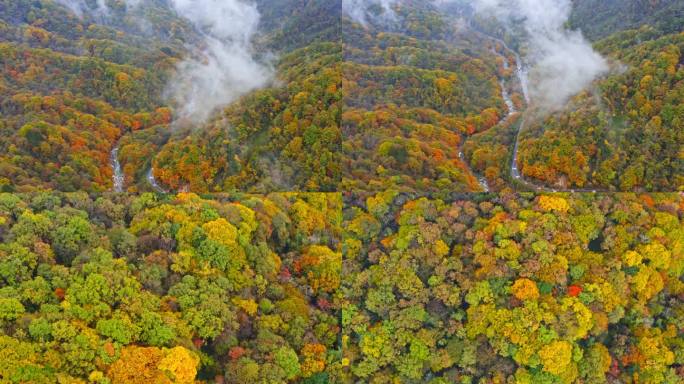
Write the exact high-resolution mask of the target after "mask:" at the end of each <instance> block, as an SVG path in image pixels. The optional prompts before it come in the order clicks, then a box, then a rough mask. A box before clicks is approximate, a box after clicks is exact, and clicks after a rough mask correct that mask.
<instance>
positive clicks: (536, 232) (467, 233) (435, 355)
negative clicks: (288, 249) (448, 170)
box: [342, 191, 684, 384]
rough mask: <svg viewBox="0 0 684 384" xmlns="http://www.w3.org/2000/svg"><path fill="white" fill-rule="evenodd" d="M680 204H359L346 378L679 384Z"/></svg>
mask: <svg viewBox="0 0 684 384" xmlns="http://www.w3.org/2000/svg"><path fill="white" fill-rule="evenodd" d="M683 220H684V200H682V197H681V196H680V195H677V194H670V195H667V194H663V195H634V194H616V195H600V194H598V195H593V194H574V195H571V194H549V195H546V194H542V195H539V194H520V195H516V194H509V193H505V194H499V195H470V196H462V197H458V196H455V197H452V198H449V199H437V198H429V197H420V195H415V194H404V193H399V192H397V191H385V192H382V193H378V194H376V195H367V194H352V195H350V196H348V197H347V199H346V204H345V208H344V223H343V227H344V228H345V236H344V249H345V250H346V252H345V258H344V266H343V276H344V277H343V283H342V284H343V288H342V291H343V297H344V302H343V304H342V308H343V315H342V329H343V334H344V336H343V338H342V340H343V345H342V347H343V349H344V353H345V359H348V360H349V362H350V365H351V368H350V369H349V370H348V371H346V372H345V373H346V375H347V376H346V378H347V379H348V380H349V381H350V382H367V383H388V382H397V383H418V382H421V383H431V384H441V383H505V382H506V383H606V382H613V383H680V382H681V380H682V373H683V372H682V369H681V367H682V364H683V363H684V342H683V340H684V338H683V337H682V336H683V334H682V332H683V331H682V319H684V312H683V311H684V305H683V303H684V301H682V295H683V294H684V284H683V283H682V280H681V276H682V273H683V272H684V225H683Z"/></svg>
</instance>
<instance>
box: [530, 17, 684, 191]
mask: <svg viewBox="0 0 684 384" xmlns="http://www.w3.org/2000/svg"><path fill="white" fill-rule="evenodd" d="M596 46H597V47H598V48H599V49H600V51H601V52H604V53H605V54H606V56H608V57H610V58H611V59H612V60H613V61H614V63H615V66H616V68H615V70H614V72H613V73H612V74H610V75H608V76H607V77H606V78H604V79H601V80H599V81H598V82H597V83H596V84H595V88H594V89H591V90H588V91H587V92H585V93H582V94H580V95H577V97H575V98H574V99H573V100H572V101H571V102H570V103H569V104H568V106H567V107H566V108H565V109H564V110H562V111H560V112H559V113H556V114H554V115H552V116H550V117H548V118H543V119H542V120H540V121H536V122H533V123H532V124H529V126H528V127H527V130H526V131H525V133H524V136H523V137H522V140H521V148H520V151H521V153H520V158H519V160H520V167H521V170H522V173H523V174H524V175H525V176H528V177H530V178H532V179H535V180H539V181H543V182H545V183H547V184H549V185H558V186H561V187H566V188H567V187H574V188H578V187H579V188H581V187H587V186H590V187H595V188H601V189H606V190H618V191H631V190H644V189H645V190H650V191H674V190H678V189H682V188H684V121H683V120H682V116H684V56H683V55H684V33H674V34H669V35H664V36H662V35H660V33H658V32H657V31H656V30H654V29H653V28H651V27H648V26H644V27H642V28H641V29H639V30H632V31H625V32H620V33H617V34H615V35H613V36H611V37H610V38H607V39H605V40H602V41H600V42H599V43H597V44H596Z"/></svg>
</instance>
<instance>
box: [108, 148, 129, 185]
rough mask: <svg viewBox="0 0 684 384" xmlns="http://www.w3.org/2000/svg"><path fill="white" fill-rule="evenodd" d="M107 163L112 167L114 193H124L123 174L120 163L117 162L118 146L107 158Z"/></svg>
mask: <svg viewBox="0 0 684 384" xmlns="http://www.w3.org/2000/svg"><path fill="white" fill-rule="evenodd" d="M109 163H110V164H111V166H112V170H113V173H112V184H113V186H114V192H123V191H124V181H125V177H124V173H123V170H122V169H121V163H120V162H119V144H117V145H116V146H115V147H114V148H113V149H112V152H111V154H110V156H109Z"/></svg>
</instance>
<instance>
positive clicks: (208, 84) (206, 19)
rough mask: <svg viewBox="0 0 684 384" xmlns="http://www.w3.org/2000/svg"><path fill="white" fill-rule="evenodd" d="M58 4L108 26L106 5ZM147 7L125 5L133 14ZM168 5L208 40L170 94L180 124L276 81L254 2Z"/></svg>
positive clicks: (178, 1) (180, 71)
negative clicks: (265, 57) (261, 53)
mask: <svg viewBox="0 0 684 384" xmlns="http://www.w3.org/2000/svg"><path fill="white" fill-rule="evenodd" d="M56 1H57V2H58V3H60V4H62V5H64V6H66V7H67V8H69V9H71V10H72V11H73V12H74V13H75V14H76V15H78V16H79V17H83V16H84V15H85V14H88V15H90V16H95V17H99V18H102V19H103V20H105V21H106V20H107V17H108V15H109V11H110V10H109V8H108V7H107V3H106V1H105V0H97V1H96V2H95V3H91V2H87V1H86V0H56ZM142 1H143V0H125V3H126V7H127V9H129V10H131V9H134V8H135V7H137V6H139V5H140V4H141V3H142ZM383 1H384V0H383ZM168 4H169V6H170V7H171V8H172V9H173V10H174V11H175V12H176V13H177V14H178V15H179V16H180V17H183V18H185V19H187V20H188V21H190V22H191V23H192V24H193V25H194V27H195V29H196V30H197V31H198V32H199V33H200V35H201V37H202V39H201V41H200V42H199V43H198V44H196V45H193V46H189V47H188V50H189V52H190V56H189V57H188V58H186V59H184V60H182V61H181V62H179V63H178V65H177V67H176V73H175V75H174V76H173V77H172V78H171V80H170V81H169V84H168V86H167V87H166V91H165V93H164V96H165V97H166V99H167V100H168V101H169V102H171V103H172V104H173V105H174V106H175V108H176V110H177V117H178V120H179V121H184V122H190V123H192V124H201V123H203V122H205V121H206V120H207V119H208V118H209V117H210V116H211V114H212V113H213V112H215V111H216V110H217V109H219V108H220V107H221V106H225V105H228V104H230V103H231V102H233V101H235V100H236V99H237V98H239V97H240V96H242V95H244V94H246V93H248V92H250V91H253V90H255V89H258V88H261V87H263V86H265V85H267V84H268V83H269V82H270V81H271V78H272V68H271V67H270V65H269V64H268V63H263V62H260V61H258V60H256V59H255V58H254V52H253V46H252V39H253V38H254V36H255V35H256V33H257V29H258V26H259V19H260V14H259V11H258V10H257V7H256V4H254V3H253V1H252V0H168ZM138 22H139V23H141V25H142V24H143V23H144V22H146V21H145V20H142V19H140V20H138Z"/></svg>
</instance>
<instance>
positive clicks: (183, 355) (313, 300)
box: [0, 192, 342, 384]
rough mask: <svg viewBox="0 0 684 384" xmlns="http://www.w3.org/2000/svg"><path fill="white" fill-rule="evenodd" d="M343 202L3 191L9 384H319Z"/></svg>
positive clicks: (330, 336) (327, 365)
mask: <svg viewBox="0 0 684 384" xmlns="http://www.w3.org/2000/svg"><path fill="white" fill-rule="evenodd" d="M341 204H342V201H341V198H340V196H339V195H337V194H272V195H268V196H259V197H256V196H248V195H244V196H239V195H235V196H232V195H226V196H215V197H213V198H212V199H204V198H201V197H199V196H197V195H194V194H178V195H164V196H157V195H153V194H143V195H140V196H137V197H134V196H128V195H88V194H86V193H83V192H78V193H72V194H56V193H49V194H48V193H40V194H26V195H14V194H0V236H1V237H2V244H0V381H2V382H3V383H56V382H60V383H85V382H89V383H112V384H116V383H192V382H195V379H197V380H207V381H214V380H216V381H215V382H217V383H218V382H222V383H283V382H288V381H291V382H294V381H297V382H303V383H325V382H328V377H329V376H330V375H331V374H333V373H334V372H335V371H336V370H339V369H340V368H341V367H340V357H341V356H340V348H339V345H338V334H339V332H340V326H339V323H338V319H339V314H338V308H339V300H340V298H339V294H338V286H339V284H340V269H341V259H342V253H341V247H342V244H341V240H340V235H341V227H340V226H341V220H342V217H341V212H342V209H341Z"/></svg>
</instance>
